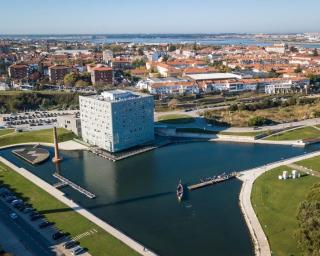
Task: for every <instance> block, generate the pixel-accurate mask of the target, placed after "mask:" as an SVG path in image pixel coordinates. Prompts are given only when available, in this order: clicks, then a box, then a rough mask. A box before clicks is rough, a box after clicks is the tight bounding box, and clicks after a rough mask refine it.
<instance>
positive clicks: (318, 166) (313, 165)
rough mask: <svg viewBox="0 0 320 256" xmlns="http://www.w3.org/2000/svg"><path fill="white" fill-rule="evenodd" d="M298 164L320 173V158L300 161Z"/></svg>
mask: <svg viewBox="0 0 320 256" xmlns="http://www.w3.org/2000/svg"><path fill="white" fill-rule="evenodd" d="M296 164H298V165H302V166H304V167H306V168H308V169H311V170H314V171H317V172H320V157H319V156H316V157H313V158H310V159H306V160H302V161H299V162H297V163H296Z"/></svg>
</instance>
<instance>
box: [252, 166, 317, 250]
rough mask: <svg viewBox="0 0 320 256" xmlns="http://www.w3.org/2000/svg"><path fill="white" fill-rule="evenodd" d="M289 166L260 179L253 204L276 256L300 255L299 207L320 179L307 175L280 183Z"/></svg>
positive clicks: (255, 185) (253, 191)
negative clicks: (283, 172) (280, 178)
mask: <svg viewBox="0 0 320 256" xmlns="http://www.w3.org/2000/svg"><path fill="white" fill-rule="evenodd" d="M284 170H288V171H289V170H291V169H290V168H289V167H279V168H276V169H273V170H270V171H268V172H266V173H265V174H263V175H262V176H260V177H259V178H258V179H257V180H256V181H255V183H254V185H253V190H252V194H251V201H252V205H253V208H254V210H255V212H256V214H257V216H258V219H259V221H260V223H261V226H262V228H263V230H264V232H265V234H266V235H267V237H268V240H269V243H270V247H271V251H272V252H273V255H277V256H288V255H292V256H298V255H301V252H300V250H299V249H298V247H297V239H296V237H295V232H296V230H297V228H298V221H297V218H296V215H297V210H298V207H299V204H300V203H301V202H302V201H303V200H304V199H305V197H306V196H307V193H308V192H309V190H310V188H311V186H312V185H313V184H315V183H317V182H319V180H320V179H319V178H316V177H313V176H304V177H302V178H300V179H294V180H278V176H279V175H280V174H281V173H282V171H284Z"/></svg>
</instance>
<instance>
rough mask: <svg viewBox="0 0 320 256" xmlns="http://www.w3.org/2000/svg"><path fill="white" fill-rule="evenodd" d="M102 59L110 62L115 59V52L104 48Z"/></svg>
mask: <svg viewBox="0 0 320 256" xmlns="http://www.w3.org/2000/svg"><path fill="white" fill-rule="evenodd" d="M102 59H103V62H104V63H110V62H111V61H112V59H113V52H112V51H111V50H104V51H103V52H102Z"/></svg>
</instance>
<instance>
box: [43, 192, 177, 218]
mask: <svg viewBox="0 0 320 256" xmlns="http://www.w3.org/2000/svg"><path fill="white" fill-rule="evenodd" d="M173 194H175V192H164V193H157V194H153V195H147V196H141V197H134V198H129V199H124V200H120V201H116V202H111V203H107V204H100V205H95V206H90V207H87V209H88V210H93V209H99V208H104V207H109V206H115V205H122V204H128V203H133V202H137V201H142V200H149V199H153V198H157V197H162V196H168V195H173ZM79 209H81V208H80V207H77V208H61V209H50V210H43V211H40V213H41V214H50V213H58V212H68V211H73V210H75V211H77V210H79Z"/></svg>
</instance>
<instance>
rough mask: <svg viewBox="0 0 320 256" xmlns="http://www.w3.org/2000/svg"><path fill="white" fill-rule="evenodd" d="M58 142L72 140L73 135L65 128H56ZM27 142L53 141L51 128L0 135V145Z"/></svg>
mask: <svg viewBox="0 0 320 256" xmlns="http://www.w3.org/2000/svg"><path fill="white" fill-rule="evenodd" d="M57 130H58V139H59V142H62V141H67V140H72V139H73V138H74V137H75V135H74V134H73V133H72V132H71V131H68V130H66V129H63V128H58V129H57ZM27 142H47V143H53V131H52V129H45V130H37V131H29V132H19V133H16V132H15V133H11V134H8V135H6V136H2V137H0V147H1V146H6V145H10V144H18V143H27Z"/></svg>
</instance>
